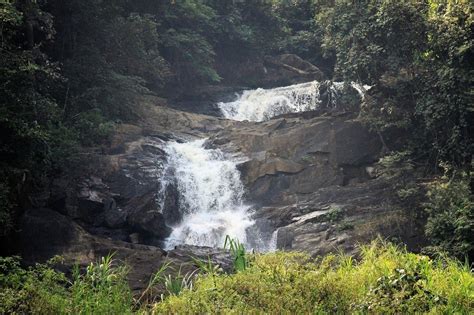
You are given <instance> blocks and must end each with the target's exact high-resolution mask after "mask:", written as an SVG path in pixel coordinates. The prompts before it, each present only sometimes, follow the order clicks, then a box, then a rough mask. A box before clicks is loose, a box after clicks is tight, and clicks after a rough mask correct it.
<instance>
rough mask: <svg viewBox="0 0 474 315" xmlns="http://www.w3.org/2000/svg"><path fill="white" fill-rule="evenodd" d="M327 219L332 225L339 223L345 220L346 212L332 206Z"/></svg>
mask: <svg viewBox="0 0 474 315" xmlns="http://www.w3.org/2000/svg"><path fill="white" fill-rule="evenodd" d="M326 217H327V219H328V220H329V222H331V223H335V222H339V221H341V220H342V219H343V218H344V210H343V209H342V208H341V207H338V206H331V208H330V209H329V211H328V213H326Z"/></svg>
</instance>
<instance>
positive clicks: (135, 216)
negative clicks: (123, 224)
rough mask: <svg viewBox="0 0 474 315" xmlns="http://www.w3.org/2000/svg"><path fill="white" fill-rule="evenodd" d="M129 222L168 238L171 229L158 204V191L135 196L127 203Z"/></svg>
mask: <svg viewBox="0 0 474 315" xmlns="http://www.w3.org/2000/svg"><path fill="white" fill-rule="evenodd" d="M126 211H127V213H128V217H127V222H128V224H129V225H130V226H131V227H132V228H133V229H135V230H138V231H141V232H144V233H146V234H149V235H152V236H155V237H157V238H159V239H164V238H166V237H167V236H168V235H169V234H170V233H171V229H170V228H169V227H168V226H167V225H166V223H165V218H164V217H163V214H162V213H161V212H160V210H159V208H158V206H157V204H156V193H154V192H151V193H148V194H146V195H144V196H138V197H136V198H133V199H132V200H131V201H130V202H129V203H128V204H127V205H126Z"/></svg>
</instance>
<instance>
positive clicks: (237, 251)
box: [224, 235, 248, 272]
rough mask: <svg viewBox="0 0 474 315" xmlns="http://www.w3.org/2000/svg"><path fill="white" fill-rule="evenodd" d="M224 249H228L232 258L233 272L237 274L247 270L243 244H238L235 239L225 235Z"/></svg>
mask: <svg viewBox="0 0 474 315" xmlns="http://www.w3.org/2000/svg"><path fill="white" fill-rule="evenodd" d="M224 248H225V249H227V248H228V249H229V250H230V252H231V254H232V256H233V257H234V270H235V271H237V272H239V271H244V270H245V269H247V267H248V260H247V253H246V251H245V246H244V244H242V243H240V242H239V240H237V239H232V238H230V236H229V235H227V236H226V238H225V242H224Z"/></svg>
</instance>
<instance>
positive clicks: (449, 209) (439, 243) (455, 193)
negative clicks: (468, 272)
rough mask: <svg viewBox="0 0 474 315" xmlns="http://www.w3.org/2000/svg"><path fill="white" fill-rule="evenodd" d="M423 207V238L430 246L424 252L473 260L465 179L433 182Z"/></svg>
mask: <svg viewBox="0 0 474 315" xmlns="http://www.w3.org/2000/svg"><path fill="white" fill-rule="evenodd" d="M424 207H425V211H426V212H427V213H428V222H427V224H426V235H427V236H428V238H429V239H430V240H431V242H432V243H433V245H434V248H433V247H432V248H428V250H430V251H433V249H434V250H437V251H443V252H447V253H449V254H451V255H453V256H455V257H458V258H459V259H461V260H463V259H469V261H471V262H472V261H474V235H473V233H472V232H473V231H474V202H473V200H472V194H471V191H470V187H469V182H468V180H467V178H466V176H463V177H461V178H455V177H453V178H451V179H448V178H446V177H445V178H442V179H441V180H439V181H435V182H433V183H432V184H431V185H430V187H429V190H428V201H427V202H426V203H425V204H424Z"/></svg>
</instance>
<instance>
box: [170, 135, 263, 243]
mask: <svg viewBox="0 0 474 315" xmlns="http://www.w3.org/2000/svg"><path fill="white" fill-rule="evenodd" d="M204 143H205V139H202V140H196V141H191V142H186V143H177V142H169V143H168V144H167V146H166V147H165V151H166V153H167V156H168V164H167V166H166V167H167V168H171V169H172V172H173V177H174V180H175V184H176V185H177V190H178V193H179V199H180V209H179V211H180V212H181V214H182V215H183V219H182V221H181V223H179V224H178V225H177V226H175V227H174V228H173V231H172V233H171V235H170V236H169V238H168V239H167V241H166V247H167V248H172V247H174V246H175V245H178V244H189V245H199V246H213V247H220V246H222V245H223V244H224V240H225V237H226V235H229V236H230V237H232V238H237V239H239V240H240V241H241V242H243V243H247V228H249V227H250V226H252V225H253V224H254V222H253V221H252V219H251V218H250V215H249V212H248V210H249V207H248V206H246V205H245V204H244V203H243V194H244V186H243V184H242V182H241V180H240V173H239V171H238V170H237V161H235V160H234V159H232V158H228V157H226V156H225V154H224V153H223V152H222V151H221V150H218V149H206V148H204Z"/></svg>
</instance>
